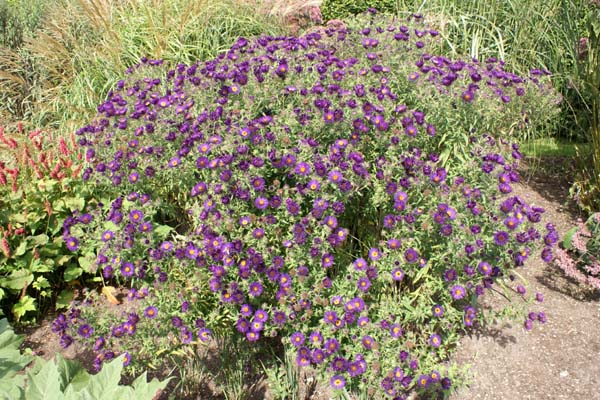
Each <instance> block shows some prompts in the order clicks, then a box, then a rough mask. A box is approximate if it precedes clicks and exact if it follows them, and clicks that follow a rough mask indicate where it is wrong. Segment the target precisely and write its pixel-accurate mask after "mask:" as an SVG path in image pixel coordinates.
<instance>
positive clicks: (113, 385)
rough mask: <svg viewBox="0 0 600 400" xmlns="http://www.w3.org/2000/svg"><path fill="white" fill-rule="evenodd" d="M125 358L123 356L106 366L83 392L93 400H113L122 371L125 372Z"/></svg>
mask: <svg viewBox="0 0 600 400" xmlns="http://www.w3.org/2000/svg"><path fill="white" fill-rule="evenodd" d="M123 358H124V356H123V355H121V356H119V357H117V358H115V359H114V360H112V361H111V362H109V363H106V364H104V366H103V367H102V369H101V370H100V372H99V373H98V374H96V375H94V377H93V379H91V380H90V382H89V383H88V385H87V386H86V387H85V389H84V390H83V393H84V394H88V395H89V396H90V398H92V399H106V400H113V399H114V398H115V397H116V396H115V395H116V394H117V391H118V385H119V380H121V371H122V370H123Z"/></svg>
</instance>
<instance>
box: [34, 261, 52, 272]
mask: <svg viewBox="0 0 600 400" xmlns="http://www.w3.org/2000/svg"><path fill="white" fill-rule="evenodd" d="M29 269H30V270H31V272H42V273H43V272H50V271H52V270H53V269H54V261H52V260H50V259H45V260H43V261H42V260H40V259H33V260H32V261H31V267H30V268H29Z"/></svg>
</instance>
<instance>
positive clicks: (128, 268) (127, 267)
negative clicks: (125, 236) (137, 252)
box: [121, 262, 135, 278]
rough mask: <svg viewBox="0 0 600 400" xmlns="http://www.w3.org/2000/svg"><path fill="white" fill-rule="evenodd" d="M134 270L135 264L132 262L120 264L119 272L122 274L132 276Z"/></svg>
mask: <svg viewBox="0 0 600 400" xmlns="http://www.w3.org/2000/svg"><path fill="white" fill-rule="evenodd" d="M134 272H135V266H134V265H133V264H132V263H130V262H126V263H123V265H121V274H123V276H125V277H127V278H130V277H132V276H133V274H134Z"/></svg>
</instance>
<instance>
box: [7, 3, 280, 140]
mask: <svg viewBox="0 0 600 400" xmlns="http://www.w3.org/2000/svg"><path fill="white" fill-rule="evenodd" d="M254 11H255V9H253V8H251V7H250V6H249V5H245V4H243V3H241V2H238V1H233V0H227V1H219V2H207V1H202V2H190V1H183V0H182V1H176V2H171V3H169V4H168V5H167V4H166V3H164V2H157V1H141V2H139V1H125V2H116V3H115V2H110V1H104V0H93V1H83V0H76V1H68V0H64V1H58V2H56V4H53V6H52V7H49V8H48V10H47V12H46V13H45V15H44V18H43V20H42V22H43V23H42V24H41V26H40V28H39V29H37V30H36V31H35V34H34V35H31V36H29V37H28V38H27V39H26V44H25V45H24V46H22V48H21V49H20V50H19V51H18V52H15V51H12V50H10V49H6V48H5V49H3V50H2V53H0V63H2V64H3V68H2V69H3V70H5V71H6V73H4V74H3V80H2V82H1V83H2V85H3V87H2V93H3V96H4V97H3V100H6V101H7V102H8V104H9V105H10V107H9V108H8V109H9V111H10V112H11V113H12V119H13V120H14V119H23V118H26V119H27V120H29V121H30V122H31V123H32V124H33V126H40V127H43V126H52V127H55V128H56V127H60V128H61V129H60V131H61V132H70V131H72V130H73V129H74V128H75V127H77V126H80V125H81V124H82V121H85V120H87V119H89V118H90V117H92V116H93V113H94V112H95V106H96V105H97V104H98V103H99V102H100V101H101V100H102V99H104V98H105V97H106V94H107V92H108V90H109V88H111V87H113V86H114V84H115V83H116V81H117V80H118V77H119V76H120V74H122V72H123V71H124V70H125V69H127V68H128V67H130V66H131V65H133V64H134V63H135V62H137V61H138V60H139V59H140V58H141V57H142V56H148V57H155V58H162V59H164V60H166V61H167V62H168V63H173V62H192V61H194V60H198V59H204V58H207V57H214V56H215V55H216V54H217V53H218V52H220V51H223V50H224V49H226V48H227V47H228V46H230V45H231V43H232V42H233V40H235V38H237V37H238V36H240V35H241V36H252V35H258V34H259V33H272V34H277V33H281V32H283V30H282V28H281V27H280V26H279V25H277V24H276V23H275V21H270V20H269V19H268V18H267V17H266V16H264V15H261V14H257V13H255V12H254Z"/></svg>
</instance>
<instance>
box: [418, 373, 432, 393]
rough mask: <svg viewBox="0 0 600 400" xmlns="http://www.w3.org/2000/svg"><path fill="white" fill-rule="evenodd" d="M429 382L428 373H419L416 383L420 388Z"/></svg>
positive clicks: (426, 385)
mask: <svg viewBox="0 0 600 400" xmlns="http://www.w3.org/2000/svg"><path fill="white" fill-rule="evenodd" d="M429 383H430V378H429V375H424V374H423V375H420V376H419V378H418V379H417V385H419V387H420V388H423V389H425V388H426V387H428V386H429Z"/></svg>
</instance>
